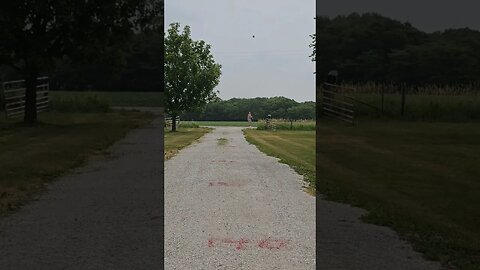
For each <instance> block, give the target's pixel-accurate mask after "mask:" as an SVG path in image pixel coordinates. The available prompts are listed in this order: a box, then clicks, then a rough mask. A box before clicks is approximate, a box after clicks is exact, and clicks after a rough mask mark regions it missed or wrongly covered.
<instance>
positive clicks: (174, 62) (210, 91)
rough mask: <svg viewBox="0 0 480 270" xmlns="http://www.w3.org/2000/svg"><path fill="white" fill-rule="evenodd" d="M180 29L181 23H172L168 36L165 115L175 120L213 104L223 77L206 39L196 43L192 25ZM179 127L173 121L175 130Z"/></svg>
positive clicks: (166, 43) (166, 44) (166, 45)
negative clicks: (215, 89) (209, 103)
mask: <svg viewBox="0 0 480 270" xmlns="http://www.w3.org/2000/svg"><path fill="white" fill-rule="evenodd" d="M179 30H180V24H179V23H172V24H170V28H169V29H168V35H167V36H166V37H165V102H166V108H165V112H166V113H168V114H169V115H170V116H171V117H172V119H176V117H177V116H178V115H180V114H181V113H182V112H185V111H187V110H193V109H195V108H199V107H203V106H205V105H206V104H207V102H209V101H213V100H214V99H215V97H216V96H217V93H218V92H215V91H214V88H215V87H216V86H217V85H218V83H219V82H220V75H221V65H220V64H217V63H215V60H214V59H213V56H212V54H211V53H210V48H211V46H210V45H209V44H206V43H205V41H203V40H199V41H194V40H192V39H191V37H190V27H189V26H188V25H187V26H185V27H184V28H183V32H182V33H180V31H179ZM176 128H177V126H176V121H172V131H176Z"/></svg>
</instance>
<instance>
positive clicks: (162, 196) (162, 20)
mask: <svg viewBox="0 0 480 270" xmlns="http://www.w3.org/2000/svg"><path fill="white" fill-rule="evenodd" d="M159 1H160V24H161V26H160V31H162V45H161V51H162V52H161V54H160V55H161V58H162V59H161V63H162V66H161V68H160V72H161V73H162V74H160V85H161V87H162V88H161V89H160V96H161V99H160V100H161V101H160V107H161V115H160V117H161V123H162V125H163V123H165V114H164V111H165V99H164V97H165V96H164V94H165V71H164V68H165V64H164V63H165V42H164V40H165V0H159ZM159 139H160V140H162V142H161V143H160V145H161V150H160V151H159V152H160V153H159V154H161V155H162V157H161V158H160V163H161V164H159V166H161V169H160V175H161V179H159V180H160V181H161V184H160V205H159V207H161V210H160V211H159V212H160V215H161V224H162V225H161V228H159V229H160V230H162V233H161V237H160V238H161V240H160V252H161V255H160V258H161V261H162V265H161V267H160V269H165V134H164V130H163V128H162V129H161V132H160V138H159Z"/></svg>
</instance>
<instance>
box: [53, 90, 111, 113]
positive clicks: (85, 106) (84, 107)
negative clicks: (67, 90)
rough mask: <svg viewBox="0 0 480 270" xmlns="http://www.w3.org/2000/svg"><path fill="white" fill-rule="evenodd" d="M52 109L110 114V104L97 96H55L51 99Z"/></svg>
mask: <svg viewBox="0 0 480 270" xmlns="http://www.w3.org/2000/svg"><path fill="white" fill-rule="evenodd" d="M49 104H50V109H51V110H52V111H58V112H84V113H93V112H108V111H110V103H109V102H108V100H107V99H105V98H102V97H100V96H98V95H96V94H82V95H74V94H69V95H55V96H53V97H51V98H50V103H49Z"/></svg>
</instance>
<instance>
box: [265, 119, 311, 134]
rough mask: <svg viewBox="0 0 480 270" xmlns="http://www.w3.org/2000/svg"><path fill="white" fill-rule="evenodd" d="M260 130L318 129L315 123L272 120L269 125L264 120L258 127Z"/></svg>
mask: <svg viewBox="0 0 480 270" xmlns="http://www.w3.org/2000/svg"><path fill="white" fill-rule="evenodd" d="M257 129H258V130H269V129H274V130H303V131H312V130H315V129H316V123H315V121H288V120H285V119H272V120H271V123H270V124H269V125H267V123H266V122H265V121H264V120H262V121H260V122H259V123H258V125H257Z"/></svg>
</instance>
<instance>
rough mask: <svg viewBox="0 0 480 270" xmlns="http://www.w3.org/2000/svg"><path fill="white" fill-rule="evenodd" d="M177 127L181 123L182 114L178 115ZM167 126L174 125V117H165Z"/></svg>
mask: <svg viewBox="0 0 480 270" xmlns="http://www.w3.org/2000/svg"><path fill="white" fill-rule="evenodd" d="M176 121H177V127H178V126H179V125H180V116H177V118H176ZM165 126H166V127H171V126H172V117H165Z"/></svg>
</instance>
